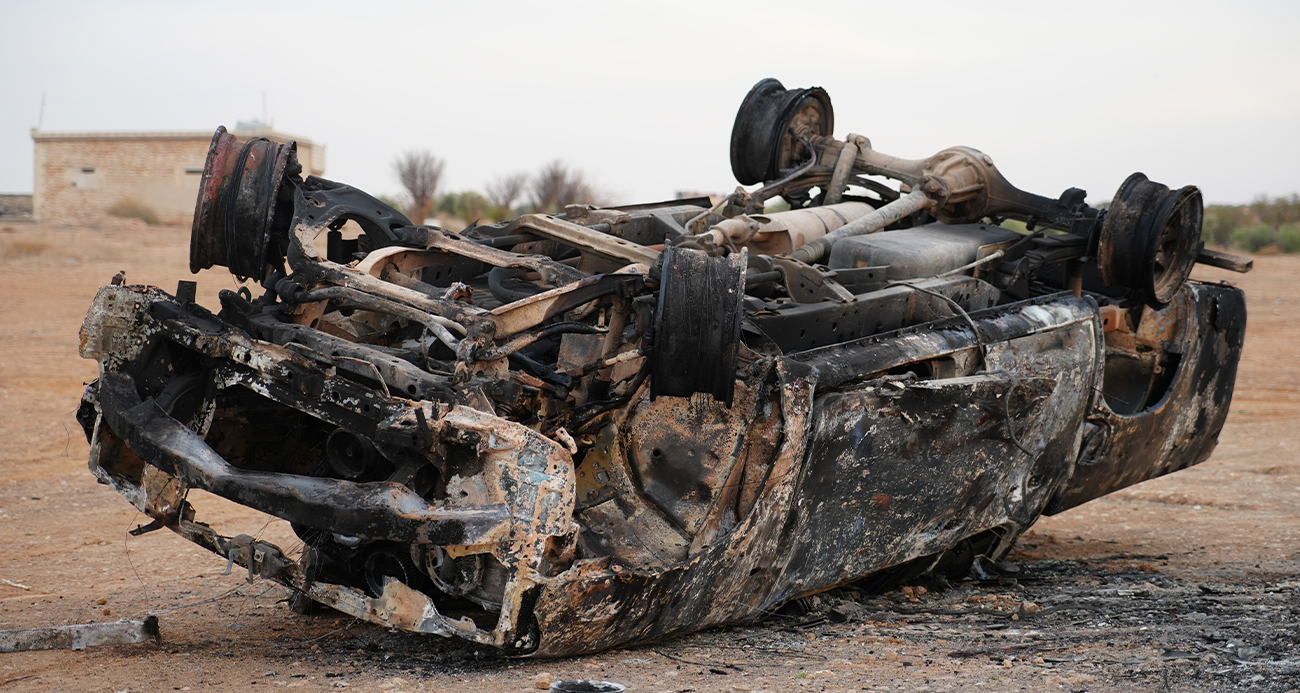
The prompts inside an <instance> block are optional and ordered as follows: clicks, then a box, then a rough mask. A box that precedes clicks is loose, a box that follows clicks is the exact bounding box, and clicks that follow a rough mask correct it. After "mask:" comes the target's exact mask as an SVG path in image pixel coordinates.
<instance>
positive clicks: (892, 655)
mask: <svg viewBox="0 0 1300 693" xmlns="http://www.w3.org/2000/svg"><path fill="white" fill-rule="evenodd" d="M885 661H886V662H897V661H898V653H896V652H886V653H885Z"/></svg>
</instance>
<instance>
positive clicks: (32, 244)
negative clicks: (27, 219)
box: [4, 241, 50, 260]
mask: <svg viewBox="0 0 1300 693" xmlns="http://www.w3.org/2000/svg"><path fill="white" fill-rule="evenodd" d="M49 249H50V244H49V243H43V242H41V241H14V242H13V243H10V244H9V245H8V246H6V247H5V253H4V258H5V259H6V260H22V259H25V258H31V257H37V256H39V255H43V254H45V251H47V250H49Z"/></svg>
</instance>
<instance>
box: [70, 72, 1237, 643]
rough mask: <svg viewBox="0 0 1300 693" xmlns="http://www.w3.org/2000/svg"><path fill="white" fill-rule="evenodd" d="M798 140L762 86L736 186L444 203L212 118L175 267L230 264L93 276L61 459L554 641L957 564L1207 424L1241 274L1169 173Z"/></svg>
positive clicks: (328, 582)
mask: <svg viewBox="0 0 1300 693" xmlns="http://www.w3.org/2000/svg"><path fill="white" fill-rule="evenodd" d="M833 132H834V116H833V111H832V108H831V103H830V99H829V96H828V95H827V94H826V92H825V91H824V90H822V89H820V88H809V89H786V88H785V87H784V86H783V85H781V84H780V83H779V82H777V81H776V80H771V79H769V80H763V81H762V82H759V83H758V84H757V85H755V87H754V88H753V89H752V90H751V91H750V92H749V94H748V95H747V96H746V97H745V99H744V101H743V103H742V105H741V107H740V110H739V112H738V113H737V116H736V120H735V123H734V127H733V131H732V140H731V164H732V170H733V173H734V174H735V176H736V178H737V181H738V182H739V183H741V184H742V185H743V186H750V187H749V188H748V189H746V188H744V187H739V188H737V189H736V191H735V192H734V193H732V194H730V195H727V196H725V197H720V198H717V199H710V198H693V199H684V200H673V201H668V202H663V203H654V204H641V205H628V206H619V207H595V206H591V205H570V206H568V207H566V208H565V209H564V210H563V212H562V213H556V214H546V213H533V214H525V215H523V216H520V217H518V218H515V219H511V220H508V221H502V222H498V223H490V224H476V225H472V226H470V227H469V228H466V229H464V230H462V231H459V232H452V231H449V230H446V229H444V228H441V227H439V226H437V225H430V224H425V223H421V222H422V221H423V220H415V221H413V220H410V219H408V218H406V217H405V216H404V215H403V214H402V213H401V212H400V211H398V210H397V209H394V208H393V207H391V206H390V205H388V204H385V203H384V202H381V201H380V200H379V199H377V198H375V197H373V196H371V195H369V194H367V193H365V192H363V191H361V190H358V189H356V188H353V187H351V186H348V185H344V184H341V183H337V182H333V181H329V180H324V179H321V178H316V177H312V176H308V177H306V178H303V177H302V176H301V175H300V174H301V168H300V167H299V166H298V164H297V162H296V160H295V152H294V146H293V144H292V143H290V144H279V143H275V142H271V141H269V140H266V139H262V138H253V139H249V140H246V141H244V140H239V139H236V138H235V137H233V136H232V135H231V134H230V133H227V132H226V131H225V130H224V129H223V128H219V129H218V130H217V132H216V134H215V136H214V137H213V140H212V145H211V148H210V150H209V153H208V159H207V163H206V165H205V168H204V173H203V178H202V182H201V187H200V191H199V198H198V203H197V207H196V211H195V218H194V226H193V231H192V236H191V248H190V268H191V270H193V271H194V272H196V273H197V272H199V271H200V270H204V269H209V268H212V267H214V266H221V267H225V268H227V269H228V270H229V271H230V273H231V274H233V275H235V277H237V278H239V279H240V280H241V281H245V282H246V283H245V288H242V289H240V290H239V291H237V292H236V291H228V290H227V291H222V292H221V294H220V306H219V308H218V310H217V312H215V313H214V312H212V311H210V310H209V309H207V308H205V307H203V306H201V305H198V304H197V303H196V302H195V296H196V287H195V284H194V283H192V282H181V284H180V286H178V287H177V290H176V292H175V293H174V294H169V293H167V292H165V291H163V290H161V289H159V288H156V287H150V286H131V285H124V284H114V285H110V286H105V287H103V288H102V289H101V290H100V292H99V294H98V295H97V296H96V298H95V300H94V303H93V305H92V307H91V309H90V312H89V314H88V315H87V317H86V321H85V323H84V325H83V328H82V333H81V354H82V356H83V357H85V358H89V359H94V360H96V361H97V362H98V363H99V364H100V377H99V378H98V380H97V381H95V382H94V383H92V384H91V385H90V386H88V387H87V389H86V392H85V395H84V396H83V400H82V405H81V408H80V410H79V411H78V419H79V420H80V421H81V423H82V425H83V426H84V427H85V430H86V434H87V437H88V439H89V440H90V441H91V452H90V468H91V471H92V472H94V473H95V474H96V476H97V477H98V478H99V479H100V480H101V481H102V482H103V483H106V484H108V485H110V486H111V487H113V488H114V489H116V490H117V491H118V492H120V493H121V494H122V495H124V496H126V497H127V498H128V499H129V500H130V501H131V502H132V503H133V504H135V505H136V507H138V508H139V509H140V510H141V511H143V512H144V513H146V514H148V515H149V516H150V517H151V518H152V520H153V522H152V524H150V525H149V526H147V527H144V528H141V531H148V530H151V529H157V528H167V529H170V530H172V531H174V532H176V533H178V534H180V535H181V536H183V537H185V538H187V539H189V540H191V541H193V542H195V543H197V544H199V545H201V546H203V547H205V548H207V549H209V550H211V551H213V552H214V553H216V554H219V555H220V556H221V557H223V558H225V559H226V560H228V561H230V562H231V563H233V564H238V565H240V566H242V567H244V568H246V569H247V571H248V573H249V578H250V579H253V578H254V577H259V576H260V577H261V578H265V579H271V580H275V581H278V582H280V583H282V584H284V585H286V586H288V587H290V588H291V589H292V590H294V592H295V594H296V595H297V600H298V602H299V606H304V607H305V606H306V605H308V604H310V603H312V602H316V603H320V604H325V605H328V606H331V607H333V608H335V609H338V610H340V611H342V612H345V613H347V614H350V615H353V616H355V617H357V618H362V619H365V620H368V621H371V622H374V623H378V624H381V625H385V626H389V627H394V628H398V629H402V630H408V631H415V632H421V633H433V634H438V635H443V636H458V637H462V638H466V639H469V640H472V641H475V642H479V643H483V644H487V645H493V646H496V647H500V648H503V649H504V650H505V651H507V652H508V653H510V654H513V655H520V656H525V655H532V656H560V655H571V654H577V653H584V652H594V651H599V650H604V649H608V648H613V647H618V646H623V645H628V644H634V643H639V642H648V641H654V640H659V639H663V638H667V637H671V636H673V635H676V634H681V633H686V632H690V631H694V630H699V629H702V628H707V627H710V626H716V625H720V624H727V623H735V622H743V621H746V620H753V619H756V618H759V617H761V616H762V615H763V614H765V613H769V612H771V611H772V610H774V609H776V608H778V607H780V606H781V605H782V604H784V603H786V602H789V601H791V600H794V599H798V598H800V597H804V596H807V595H811V594H815V593H817V592H821V591H825V590H828V589H831V588H834V587H837V586H840V585H844V584H848V583H858V584H859V585H864V586H866V587H868V588H872V589H883V588H886V587H888V586H891V585H894V584H898V583H900V582H902V581H906V580H909V579H912V578H915V577H916V576H919V575H922V574H933V575H941V576H950V577H954V578H955V577H960V576H962V575H965V574H966V573H967V572H968V571H969V570H970V569H971V566H972V564H973V562H975V561H977V560H997V559H998V558H999V557H1001V556H1003V555H1004V554H1005V553H1006V552H1007V551H1009V550H1010V548H1011V546H1012V545H1013V543H1014V541H1015V539H1016V538H1017V537H1018V536H1019V535H1020V534H1021V533H1022V532H1023V531H1025V530H1026V529H1027V528H1028V527H1029V526H1030V525H1032V524H1033V523H1034V521H1035V520H1036V519H1037V518H1038V517H1039V516H1040V515H1042V514H1045V513H1046V514H1053V513H1058V512H1061V511H1063V510H1066V509H1069V508H1071V507H1074V506H1077V505H1079V504H1081V503H1084V502H1086V501H1088V500H1091V499H1093V498H1097V497H1099V496H1102V495H1104V494H1107V493H1110V492H1112V491H1115V490H1117V489H1120V488H1123V487H1126V486H1129V485H1132V484H1135V483H1138V482H1140V481H1143V480H1146V479H1150V478H1153V477H1156V476H1159V475H1162V474H1166V473H1169V472H1173V471H1176V470H1179V469H1182V468H1184V467H1187V466H1190V465H1193V464H1197V463H1199V462H1202V461H1204V460H1205V459H1206V458H1207V457H1208V456H1209V455H1210V453H1211V452H1212V451H1213V449H1214V446H1215V443H1216V439H1217V435H1218V432H1219V431H1220V429H1221V428H1222V426H1223V423H1224V420H1225V418H1226V416H1227V414H1228V410H1229V402H1230V399H1231V395H1232V389H1233V383H1234V379H1235V376H1236V368H1237V362H1238V359H1239V356H1240V353H1241V347H1242V339H1243V335H1244V332H1245V320H1246V308H1245V299H1244V295H1243V294H1242V292H1241V291H1240V290H1238V289H1236V288H1234V287H1232V286H1228V285H1225V284H1207V283H1202V282H1197V281H1192V280H1190V279H1189V275H1190V273H1191V270H1192V266H1193V265H1194V264H1195V263H1196V262H1202V263H1207V264H1211V265H1215V266H1218V267H1223V268H1227V269H1234V270H1237V271H1246V270H1248V269H1249V261H1247V260H1244V259H1241V258H1236V257H1233V256H1229V255H1226V254H1222V253H1217V252H1214V251H1210V250H1207V249H1204V248H1203V247H1202V244H1201V240H1200V231H1201V214H1202V202H1201V194H1200V191H1199V190H1197V189H1196V188H1195V187H1193V186H1186V187H1183V188H1180V189H1171V188H1169V187H1167V186H1165V185H1162V184H1160V183H1156V182H1154V181H1150V180H1148V179H1147V178H1146V177H1145V176H1143V175H1142V174H1140V173H1137V174H1133V175H1132V176H1130V177H1129V178H1128V179H1127V180H1125V181H1124V183H1123V184H1122V185H1121V186H1120V188H1119V190H1118V192H1117V193H1116V195H1115V197H1114V199H1113V200H1112V202H1111V203H1110V206H1109V207H1108V208H1105V209H1102V208H1096V207H1092V206H1089V205H1087V204H1085V202H1084V198H1085V193H1084V192H1083V191H1082V190H1078V189H1075V188H1071V189H1069V190H1066V191H1065V192H1064V193H1062V194H1061V195H1060V196H1059V197H1058V198H1048V197H1041V196H1038V195H1034V194H1031V193H1027V192H1024V191H1021V190H1019V189H1018V188H1015V187H1014V186H1012V185H1011V184H1010V183H1009V182H1007V181H1006V179H1005V178H1004V177H1003V176H1002V175H1001V173H999V172H998V170H997V168H996V166H994V164H993V160H992V158H991V157H989V156H988V155H986V154H983V153H981V152H979V151H977V150H974V149H971V148H968V147H953V148H950V149H945V150H943V151H941V152H939V153H937V154H935V155H934V156H931V157H928V158H925V159H919V160H905V159H900V158H897V157H893V156H889V155H886V154H884V153H881V152H878V151H876V150H875V149H873V148H872V146H871V143H870V141H869V140H868V139H867V138H866V137H863V136H861V135H853V134H850V135H847V136H846V137H845V138H844V139H837V138H835V137H834V136H833ZM778 210H779V211H778ZM354 227H359V229H360V231H361V233H360V234H359V235H356V236H355V237H351V238H349V237H347V234H345V233H344V229H345V228H354ZM322 238H323V240H324V243H320V240H321V239H322ZM191 489H201V490H203V491H206V492H209V493H212V494H215V495H217V496H220V497H223V498H226V499H229V500H232V501H234V502H237V503H240V504H243V505H246V506H248V507H251V508H254V509H256V510H258V511H261V512H264V513H267V514H269V515H272V516H274V517H278V518H281V519H283V520H286V521H288V522H289V523H291V526H292V528H293V530H294V532H295V533H296V534H297V536H298V537H299V538H300V539H301V541H302V547H301V548H300V550H298V551H297V552H296V554H295V553H289V552H286V551H285V550H283V549H282V548H281V547H277V546H275V545H272V544H270V543H268V542H265V541H261V540H258V539H255V538H253V537H249V536H247V535H239V536H226V535H223V534H221V533H219V532H218V531H217V530H216V529H214V528H213V527H211V526H209V525H208V524H206V523H204V522H203V521H201V519H200V518H198V517H196V513H195V511H194V508H193V506H192V505H191V504H190V503H189V502H187V493H188V492H189V491H190V490H191Z"/></svg>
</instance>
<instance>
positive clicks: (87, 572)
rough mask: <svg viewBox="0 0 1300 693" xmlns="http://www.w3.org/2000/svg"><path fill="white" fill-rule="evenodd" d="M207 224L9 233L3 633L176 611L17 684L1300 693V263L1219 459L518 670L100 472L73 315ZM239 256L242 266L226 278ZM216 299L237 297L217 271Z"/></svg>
mask: <svg viewBox="0 0 1300 693" xmlns="http://www.w3.org/2000/svg"><path fill="white" fill-rule="evenodd" d="M187 253H188V230H187V229H180V228H157V227H144V226H142V225H132V224H128V223H124V222H118V223H116V224H108V225H106V226H104V227H102V228H66V227H51V226H42V225H36V224H30V223H27V224H21V223H9V224H5V223H3V222H0V465H2V467H0V469H2V470H3V472H2V473H0V538H2V539H3V541H2V542H0V629H9V628H26V627H36V626H46V625H56V624H70V623H85V622H92V621H95V622H104V621H113V620H116V619H118V618H121V617H129V616H130V617H141V616H143V615H145V614H149V613H153V614H157V615H158V618H159V620H160V624H161V629H162V642H161V643H160V644H143V645H121V646H109V647H101V648H92V649H90V650H87V651H84V652H73V651H46V652H26V653H12V654H0V693H7V692H8V691H18V690H23V691H79V690H86V691H99V690H103V691H166V690H182V691H188V690H195V691H198V690H204V691H207V690H213V691H216V690H252V691H257V690H277V689H280V688H301V689H303V690H321V689H330V690H333V689H339V688H351V689H354V690H363V691H372V690H374V691H388V692H390V693H396V692H398V691H475V692H483V691H497V690H512V691H520V690H537V688H536V687H535V685H536V682H537V680H538V679H539V678H541V679H542V680H546V678H547V677H554V678H556V679H579V678H581V679H602V680H609V681H616V682H618V683H621V684H624V685H626V686H628V689H629V690H632V691H638V692H640V691H648V692H658V691H673V692H676V693H686V692H688V691H700V692H703V691H763V690H766V691H789V690H809V691H858V690H882V691H924V690H931V691H948V690H967V691H973V690H987V691H1020V690H1023V691H1130V690H1138V691H1180V690H1198V691H1199V690H1260V691H1279V692H1280V691H1292V690H1300V653H1297V652H1296V649H1300V648H1296V647H1293V646H1294V645H1295V644H1296V643H1297V641H1298V639H1300V636H1298V635H1297V633H1298V632H1300V576H1298V575H1297V570H1296V568H1297V559H1300V534H1298V533H1297V518H1300V461H1298V460H1297V455H1296V451H1297V449H1298V448H1300V293H1297V291H1296V290H1295V286H1296V285H1297V283H1298V282H1300V256H1272V257H1260V258H1257V259H1256V269H1255V271H1254V272H1253V273H1251V274H1248V275H1244V276H1242V275H1234V274H1230V273H1228V272H1223V271H1219V270H1213V269H1206V268H1198V269H1197V271H1196V276H1198V277H1200V278H1202V279H1206V280H1213V281H1219V280H1224V279H1226V280H1228V281H1231V282H1233V283H1236V284H1238V285H1240V286H1242V287H1243V288H1245V290H1246V292H1247V295H1248V302H1249V309H1250V319H1249V329H1248V334H1247V338H1246V347H1245V354H1244V358H1243V362H1242V367H1241V372H1240V375H1239V376H1238V380H1237V391H1236V396H1235V397H1234V399H1233V404H1232V415H1231V416H1230V417H1229V419H1228V424H1227V427H1226V428H1225V429H1224V430H1223V435H1222V437H1221V441H1220V445H1219V448H1218V450H1217V452H1215V454H1214V456H1213V457H1212V458H1211V459H1210V461H1208V462H1206V463H1205V464H1203V465H1200V466H1198V467H1194V468H1192V469H1189V470H1186V471H1183V472H1179V473H1177V474H1174V475H1171V476H1168V477H1165V478H1161V479H1157V480H1154V481H1150V482H1147V483H1144V484H1141V485H1138V486H1136V487H1133V488H1130V489H1126V490H1124V491H1121V492H1119V493H1116V494H1113V495H1111V496H1109V497H1106V498H1102V499H1100V500H1097V501H1093V502H1091V503H1088V504H1086V505H1084V506H1082V507H1080V508H1076V509H1074V510H1071V511H1069V512H1066V513H1063V514H1061V515H1058V516H1055V517H1050V518H1044V519H1042V520H1041V521H1040V522H1039V523H1038V524H1037V525H1035V526H1034V528H1033V529H1032V530H1031V531H1030V532H1029V533H1028V534H1027V535H1026V537H1025V538H1024V539H1023V540H1022V542H1021V544H1020V548H1019V549H1017V551H1016V552H1015V553H1013V554H1012V555H1011V556H1010V559H1009V562H1008V563H1004V564H1002V565H1001V566H999V567H990V572H989V574H988V575H987V577H986V578H984V579H980V580H974V581H968V582H964V583H961V584H959V585H955V586H953V587H952V589H948V590H939V589H934V590H930V591H925V592H923V591H920V590H913V589H911V588H909V589H908V590H907V591H906V592H904V591H898V592H894V593H892V594H888V595H884V596H868V595H864V594H860V593H857V592H854V591H853V590H839V591H836V592H834V593H830V594H827V595H823V596H821V597H818V598H815V599H813V600H810V602H811V603H809V604H807V605H806V606H807V607H808V609H809V611H808V612H807V613H804V614H802V615H797V616H795V615H786V616H772V617H770V618H769V619H767V620H765V621H763V622H761V623H758V624H755V625H752V626H748V627H733V628H722V629H715V630H711V631H706V632H703V633H698V634H695V635H692V636H688V637H683V638H680V639H677V640H673V641H669V642H665V643H661V644H658V645H653V646H643V647H637V648H631V649H626V650H618V651H614V652H608V653H604V654H600V655H596V656H590V657H581V658H572V659H562V660H549V661H524V660H509V659H505V658H503V657H501V656H500V655H499V654H497V653H496V652H495V651H493V650H490V649H485V648H480V647H477V646H471V645H468V644H466V643H464V642H460V641H453V640H444V639H441V638H437V637H433V636H425V637H421V636H415V635H410V634H406V633H395V632H388V631H386V630H384V629H381V628H377V627H374V626H371V625H368V624H366V623H363V622H357V621H354V620H352V619H351V618H348V617H345V616H342V615H341V614H338V613H337V612H327V613H326V614H325V615H316V616H298V615H295V614H293V613H291V612H290V611H289V610H288V608H287V607H286V605H285V603H284V599H285V598H286V596H287V592H286V590H284V589H283V588H280V587H278V586H275V585H274V584H271V583H267V582H263V581H259V582H256V583H252V584H250V583H248V582H247V581H246V580H245V576H244V575H241V574H240V571H238V570H236V571H234V572H233V574H230V575H225V574H223V573H224V571H225V569H226V564H225V562H224V561H223V560H221V558H219V557H216V556H213V555H211V554H208V553H207V552H204V551H201V550H199V549H198V548H196V547H193V546H192V545H190V544H188V543H187V542H184V541H182V540H181V539H179V538H177V537H175V536H173V535H171V534H170V533H168V532H165V531H161V532H154V533H150V534H146V535H144V536H141V537H130V536H129V535H128V534H127V531H128V530H129V529H131V528H133V527H135V526H137V525H138V524H141V523H142V522H143V520H144V519H145V518H143V517H142V516H140V515H139V514H137V513H136V512H135V509H134V508H132V507H131V505H130V504H129V503H127V501H126V500H125V499H123V498H121V497H120V496H118V495H117V494H116V493H114V492H113V491H111V490H109V489H108V488H107V487H104V486H100V485H97V484H96V483H95V479H94V478H93V477H92V476H91V475H90V473H89V472H88V471H87V470H86V466H85V465H86V453H87V445H86V441H85V438H84V437H83V436H82V433H81V431H80V429H79V427H78V426H77V424H76V422H75V421H74V419H73V413H74V411H75V410H76V407H77V403H78V399H79V396H80V393H81V390H82V387H83V384H84V383H86V382H87V381H89V380H90V379H92V378H93V377H95V375H96V370H95V364H93V363H91V362H89V361H83V360H81V359H80V358H79V357H78V355H77V329H78V328H79V326H80V325H81V319H82V317H83V315H84V313H85V311H86V309H87V307H88V306H89V304H90V300H91V297H92V296H93V295H94V293H95V290H96V289H97V288H98V287H99V286H100V285H102V284H106V283H107V282H108V280H109V278H110V277H112V276H113V274H115V273H116V272H117V271H118V270H123V269H124V270H126V274H127V281H128V283H133V284H134V283H148V284H154V285H157V286H161V287H163V288H165V289H167V290H168V291H172V290H174V287H175V286H176V281H177V280H178V279H189V278H191V275H190V274H189V272H188V269H187ZM218 269H220V268H218ZM198 281H199V298H200V302H202V303H205V304H206V305H209V306H215V305H216V299H215V297H216V294H217V291H218V290H220V289H222V288H232V286H233V283H234V282H233V279H232V278H231V277H230V276H229V275H228V274H226V273H225V272H224V270H223V271H209V272H205V273H203V274H201V275H199V277H198ZM199 507H200V519H205V520H207V521H209V522H211V523H212V524H213V525H214V526H216V527H218V528H219V529H222V530H224V531H225V532H226V533H227V534H234V533H239V532H244V533H248V534H258V533H259V532H260V533H261V534H262V535H263V536H265V537H270V538H272V539H273V540H277V541H288V538H289V537H290V535H289V533H288V530H287V529H286V528H285V527H284V526H283V525H284V523H283V522H280V521H272V522H268V521H267V518H266V517H265V516H262V515H259V514H258V513H255V512H253V511H250V510H247V509H244V508H241V507H239V506H235V505H233V504H229V503H226V502H224V501H220V500H219V499H214V498H211V497H209V498H207V499H203V500H202V502H201V503H200V504H199Z"/></svg>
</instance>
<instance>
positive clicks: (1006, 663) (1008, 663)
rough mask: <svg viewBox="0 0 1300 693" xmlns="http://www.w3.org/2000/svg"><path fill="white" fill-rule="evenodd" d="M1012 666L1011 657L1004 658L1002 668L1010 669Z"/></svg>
mask: <svg viewBox="0 0 1300 693" xmlns="http://www.w3.org/2000/svg"><path fill="white" fill-rule="evenodd" d="M1012 666H1013V665H1012V663H1011V660H1010V659H1004V660H1002V668H1003V669H1010V668H1011V667H1012Z"/></svg>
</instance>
